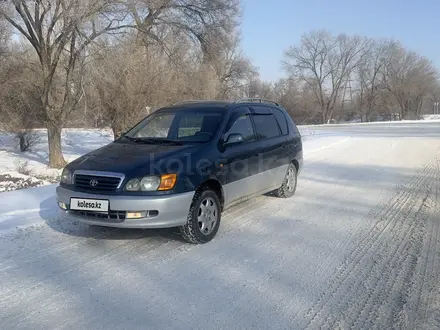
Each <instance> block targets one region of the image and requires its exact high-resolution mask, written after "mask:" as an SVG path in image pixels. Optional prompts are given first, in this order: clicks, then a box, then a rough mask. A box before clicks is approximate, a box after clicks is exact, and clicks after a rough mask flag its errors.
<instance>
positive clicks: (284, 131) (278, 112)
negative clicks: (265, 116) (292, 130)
mask: <svg viewBox="0 0 440 330" xmlns="http://www.w3.org/2000/svg"><path fill="white" fill-rule="evenodd" d="M272 111H273V114H274V115H275V117H276V119H277V121H278V124H280V128H281V133H282V134H283V135H287V133H288V132H289V131H288V129H287V119H286V116H285V115H284V113H283V112H282V111H281V110H280V109H276V108H273V109H272Z"/></svg>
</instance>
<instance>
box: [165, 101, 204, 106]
mask: <svg viewBox="0 0 440 330" xmlns="http://www.w3.org/2000/svg"><path fill="white" fill-rule="evenodd" d="M199 102H206V100H185V101H179V102H176V103H173V105H178V104H186V103H199Z"/></svg>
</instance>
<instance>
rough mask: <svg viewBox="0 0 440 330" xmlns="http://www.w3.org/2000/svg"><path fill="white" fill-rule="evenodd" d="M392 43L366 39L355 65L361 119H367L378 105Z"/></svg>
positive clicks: (383, 87) (383, 86)
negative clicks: (359, 59) (361, 54)
mask: <svg viewBox="0 0 440 330" xmlns="http://www.w3.org/2000/svg"><path fill="white" fill-rule="evenodd" d="M392 45H393V42H392V41H388V40H379V41H376V40H368V41H367V42H366V47H365V50H364V51H365V53H364V54H363V56H362V60H361V61H360V62H359V64H358V67H357V70H356V72H357V79H358V85H359V93H358V102H357V103H358V109H359V113H360V115H361V120H362V121H369V120H370V119H371V115H372V113H373V111H374V110H375V108H376V107H377V106H378V101H379V100H378V99H379V97H380V92H381V91H382V90H384V89H385V87H386V86H385V84H384V68H385V67H386V66H387V65H388V62H387V61H388V60H389V53H390V50H391V47H392Z"/></svg>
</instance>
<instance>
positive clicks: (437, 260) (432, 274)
mask: <svg viewBox="0 0 440 330" xmlns="http://www.w3.org/2000/svg"><path fill="white" fill-rule="evenodd" d="M436 165H437V176H436V180H435V187H434V194H433V196H434V197H433V199H432V200H431V205H432V209H431V211H430V212H429V216H428V219H429V222H428V230H427V233H428V234H429V233H433V234H432V235H430V237H429V241H428V243H427V244H426V245H425V246H424V254H425V258H423V259H422V260H423V264H422V265H421V267H423V268H424V270H425V271H424V273H423V283H422V287H421V289H420V291H419V293H420V294H419V297H418V301H420V305H421V306H423V307H424V310H423V313H422V314H421V315H420V316H419V317H418V318H416V319H415V322H414V326H415V327H417V328H424V329H434V328H436V329H437V328H440V310H439V308H440V306H437V307H436V306H434V305H435V303H436V302H438V297H439V294H440V290H439V283H440V244H439V240H440V219H439V214H440V159H437V164H436ZM432 314H433V315H432ZM435 314H437V318H436V317H435Z"/></svg>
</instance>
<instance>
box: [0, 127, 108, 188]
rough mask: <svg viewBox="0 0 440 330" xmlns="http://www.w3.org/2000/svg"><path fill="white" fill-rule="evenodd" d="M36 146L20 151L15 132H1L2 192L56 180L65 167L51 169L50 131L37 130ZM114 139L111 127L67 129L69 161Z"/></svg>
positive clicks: (64, 141)
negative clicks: (48, 137)
mask: <svg viewBox="0 0 440 330" xmlns="http://www.w3.org/2000/svg"><path fill="white" fill-rule="evenodd" d="M33 134H34V136H35V139H34V145H33V146H32V148H31V150H30V151H27V152H20V151H19V149H18V147H17V143H18V141H16V140H15V139H14V137H13V135H11V134H0V192H2V191H10V190H15V189H20V188H28V187H35V186H41V185H46V184H49V183H55V182H57V181H58V178H59V176H60V174H61V170H58V169H52V168H49V167H48V166H47V165H48V159H49V152H48V144H47V132H46V130H44V129H37V130H35V131H33ZM112 140H113V135H112V132H111V131H110V130H107V129H64V130H63V134H62V150H63V154H64V157H65V159H66V161H67V162H71V161H73V160H74V159H76V158H78V157H80V156H82V155H84V154H85V153H87V152H90V151H92V150H95V149H98V148H100V147H102V146H104V145H106V144H108V143H110V142H111V141H112Z"/></svg>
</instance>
